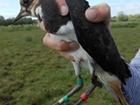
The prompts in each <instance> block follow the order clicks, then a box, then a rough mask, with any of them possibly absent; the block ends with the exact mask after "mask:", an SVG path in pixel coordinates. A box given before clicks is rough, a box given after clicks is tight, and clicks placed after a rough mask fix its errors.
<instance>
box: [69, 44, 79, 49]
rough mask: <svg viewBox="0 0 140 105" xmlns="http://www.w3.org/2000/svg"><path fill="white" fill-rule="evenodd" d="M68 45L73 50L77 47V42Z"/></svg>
mask: <svg viewBox="0 0 140 105" xmlns="http://www.w3.org/2000/svg"><path fill="white" fill-rule="evenodd" d="M70 47H71V49H73V50H75V49H77V48H78V44H77V43H76V42H71V43H70Z"/></svg>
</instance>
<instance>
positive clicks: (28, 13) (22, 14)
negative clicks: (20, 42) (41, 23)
mask: <svg viewBox="0 0 140 105" xmlns="http://www.w3.org/2000/svg"><path fill="white" fill-rule="evenodd" d="M25 16H30V12H29V11H26V10H24V11H22V10H21V11H20V13H19V14H18V15H17V17H16V18H15V20H14V22H16V21H18V20H19V19H21V18H22V17H25Z"/></svg>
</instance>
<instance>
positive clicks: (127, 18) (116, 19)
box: [111, 11, 140, 22]
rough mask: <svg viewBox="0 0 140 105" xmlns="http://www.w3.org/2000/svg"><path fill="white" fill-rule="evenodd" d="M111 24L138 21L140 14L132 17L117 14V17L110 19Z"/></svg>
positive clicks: (120, 13) (122, 13) (121, 13)
mask: <svg viewBox="0 0 140 105" xmlns="http://www.w3.org/2000/svg"><path fill="white" fill-rule="evenodd" d="M111 21H112V22H116V21H118V22H121V21H140V13H139V14H134V15H126V14H125V13H124V12H123V11H120V12H118V14H117V16H114V17H112V18H111Z"/></svg>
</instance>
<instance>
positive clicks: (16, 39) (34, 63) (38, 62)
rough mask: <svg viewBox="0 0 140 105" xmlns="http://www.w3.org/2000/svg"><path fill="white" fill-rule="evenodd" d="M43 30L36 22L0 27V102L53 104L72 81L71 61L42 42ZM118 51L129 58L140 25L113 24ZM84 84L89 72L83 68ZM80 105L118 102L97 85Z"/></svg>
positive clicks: (139, 40) (5, 104)
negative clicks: (30, 24)
mask: <svg viewBox="0 0 140 105" xmlns="http://www.w3.org/2000/svg"><path fill="white" fill-rule="evenodd" d="M44 34H45V33H44V32H43V31H41V30H40V29H39V28H38V27H36V26H15V27H0V105H52V104H53V103H55V102H56V101H57V100H59V99H60V98H61V97H62V96H64V95H65V94H66V93H67V92H68V91H69V90H70V89H71V88H72V87H74V85H76V77H75V73H74V70H73V67H72V64H71V63H70V62H69V61H68V60H66V59H64V58H63V57H61V56H60V55H59V54H58V53H57V52H55V51H53V50H51V49H49V48H47V47H46V46H44V45H43V43H42V39H43V37H44ZM112 35H113V37H114V39H115V41H116V44H117V46H118V49H119V51H120V52H121V54H122V55H123V56H124V57H125V58H126V60H127V61H128V62H129V61H130V60H131V58H132V57H133V56H134V55H135V53H136V51H137V50H138V48H140V26H139V25H137V26H136V27H132V28H129V27H127V28H124V27H121V28H112ZM82 76H83V79H84V83H85V86H84V88H83V89H82V90H81V91H80V92H78V93H77V94H76V95H74V96H73V97H72V98H70V102H69V103H67V104H65V105H71V103H72V102H73V101H76V100H78V99H79V96H80V94H81V93H82V92H84V90H85V89H86V87H87V86H88V84H89V83H90V74H89V73H88V72H87V71H86V70H83V71H82ZM83 105H119V103H118V101H117V100H116V99H114V97H113V96H112V95H111V94H110V93H109V92H108V91H107V90H106V89H105V88H102V89H99V88H97V89H96V90H95V91H94V92H93V93H92V95H91V96H90V98H89V99H88V100H87V101H86V102H85V103H84V104H83Z"/></svg>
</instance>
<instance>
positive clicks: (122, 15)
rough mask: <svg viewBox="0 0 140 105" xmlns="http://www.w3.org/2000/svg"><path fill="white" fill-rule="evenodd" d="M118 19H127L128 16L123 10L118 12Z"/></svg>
mask: <svg viewBox="0 0 140 105" xmlns="http://www.w3.org/2000/svg"><path fill="white" fill-rule="evenodd" d="M117 18H118V21H128V16H127V15H125V14H124V12H123V11H120V12H118V16H117Z"/></svg>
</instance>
